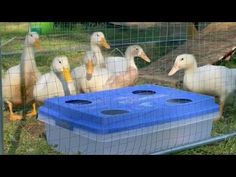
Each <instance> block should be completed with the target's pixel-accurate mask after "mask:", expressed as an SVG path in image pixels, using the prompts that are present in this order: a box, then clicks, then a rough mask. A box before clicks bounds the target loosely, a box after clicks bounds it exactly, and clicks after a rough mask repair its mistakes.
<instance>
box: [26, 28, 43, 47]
mask: <svg viewBox="0 0 236 177" xmlns="http://www.w3.org/2000/svg"><path fill="white" fill-rule="evenodd" d="M25 45H26V46H33V47H35V48H37V49H40V47H41V44H40V40H39V35H38V33H36V32H29V33H28V34H27V35H26V38H25Z"/></svg>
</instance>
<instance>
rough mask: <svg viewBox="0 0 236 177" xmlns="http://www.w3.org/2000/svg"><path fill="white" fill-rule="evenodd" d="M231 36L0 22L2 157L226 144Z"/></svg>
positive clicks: (175, 28) (198, 28) (184, 28)
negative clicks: (3, 155)
mask: <svg viewBox="0 0 236 177" xmlns="http://www.w3.org/2000/svg"><path fill="white" fill-rule="evenodd" d="M235 32H236V25H235V23H208V22H198V23H182V22H168V23H167V22H152V23H150V22H149V23H134V22H132V23H131V22H119V23H118V22H103V23H101V22H99V23H90V22H87V23H85V22H84V23H81V22H37V23H0V36H1V40H0V41H1V49H0V58H1V61H0V62H1V64H0V65H1V67H2V69H3V70H2V72H1V74H2V76H1V78H3V84H2V87H1V88H2V93H3V100H2V101H1V102H2V103H4V104H2V105H3V106H2V108H3V110H0V111H1V113H2V114H3V116H1V118H2V121H3V123H1V126H3V125H4V152H5V154H26V153H27V154H58V153H65V154H153V153H156V154H158V153H160V154H161V153H162V152H168V153H169V152H172V151H174V150H177V149H179V150H180V149H185V148H189V147H193V146H197V145H200V144H207V142H209V143H210V142H213V141H219V139H224V138H225V137H231V136H234V132H235V128H234V127H235V104H236V103H235V102H236V101H235V97H234V93H235V87H236V72H235V69H233V68H234V67H235V58H234V55H233V54H234V50H235V48H234V43H235V40H236V38H235V37H234V36H235ZM39 41H40V42H41V48H38V47H39ZM181 54H193V55H194V56H195V57H194V56H193V55H181ZM177 56H181V57H179V59H178V58H177V59H176V57H177ZM227 59H229V61H228V60H227ZM183 60H184V62H182V61H183ZM195 60H196V61H195ZM191 62H192V63H193V66H191V67H190V65H191ZM181 63H183V64H181ZM184 64H185V65H184ZM207 64H214V66H210V67H209V66H208V65H207ZM197 66H199V68H200V71H201V72H199V73H198V72H197ZM201 66H203V67H201ZM223 66H226V67H223ZM1 67H0V68H1ZM187 67H189V68H190V69H192V68H194V67H196V70H194V72H193V71H191V70H190V69H189V70H187V69H186V68H187ZM204 67H206V68H205V69H204ZM199 68H198V69H199ZM194 69H195V68H194ZM178 70H179V71H178ZM183 70H187V71H189V72H186V71H185V72H183ZM168 73H169V76H168ZM188 73H190V74H189V75H188ZM193 73H195V74H196V73H198V75H196V76H195V75H194V74H193ZM1 81H2V80H1ZM203 85H205V86H203ZM206 85H208V86H206ZM209 95H210V96H209ZM222 95H223V96H222ZM214 96H217V98H218V97H219V100H218V99H216V102H215V101H214ZM225 97H227V99H226V98H225ZM224 105H225V106H224ZM223 107H224V113H223ZM221 112H222V113H223V115H221ZM219 117H221V118H222V117H224V118H223V119H221V120H218V121H215V122H213V119H216V118H219ZM220 135H223V136H222V137H221V138H220ZM229 135H231V136H229ZM1 136H3V130H2V131H1V134H0V138H1ZM2 138H3V137H2ZM191 143H193V144H191ZM1 147H2V148H3V146H2V145H1V144H0V148H1ZM206 149H207V147H206ZM203 151H204V150H203ZM205 151H207V152H209V153H210V152H211V150H208V149H207V150H205ZM191 152H192V151H189V153H191ZM187 153H188V152H187ZM221 153H224V152H223V150H222V152H221ZM225 153H227V151H226V152H225Z"/></svg>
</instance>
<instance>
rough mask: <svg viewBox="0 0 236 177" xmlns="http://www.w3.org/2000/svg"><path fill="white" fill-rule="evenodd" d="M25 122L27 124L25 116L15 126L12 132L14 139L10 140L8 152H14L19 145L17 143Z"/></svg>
mask: <svg viewBox="0 0 236 177" xmlns="http://www.w3.org/2000/svg"><path fill="white" fill-rule="evenodd" d="M26 124H27V120H26V119H25V118H24V119H23V120H21V121H20V122H19V125H18V127H17V128H16V130H15V133H14V137H15V138H14V141H11V145H10V147H9V151H8V153H9V154H16V150H17V148H18V147H19V143H20V138H21V133H22V130H23V129H24V127H25V126H26Z"/></svg>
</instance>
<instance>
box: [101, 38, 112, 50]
mask: <svg viewBox="0 0 236 177" xmlns="http://www.w3.org/2000/svg"><path fill="white" fill-rule="evenodd" d="M100 44H101V45H102V46H103V47H105V48H106V49H110V48H111V47H110V45H109V44H108V43H107V41H106V39H105V38H104V37H102V38H101V40H100Z"/></svg>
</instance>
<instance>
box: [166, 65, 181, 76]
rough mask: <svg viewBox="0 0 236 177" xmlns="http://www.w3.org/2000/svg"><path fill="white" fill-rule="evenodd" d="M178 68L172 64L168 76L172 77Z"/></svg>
mask: <svg viewBox="0 0 236 177" xmlns="http://www.w3.org/2000/svg"><path fill="white" fill-rule="evenodd" d="M179 69H180V68H179V67H178V65H177V64H174V66H173V67H172V69H171V70H170V72H169V73H168V76H172V75H174V74H175V73H176V72H177V71H179Z"/></svg>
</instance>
